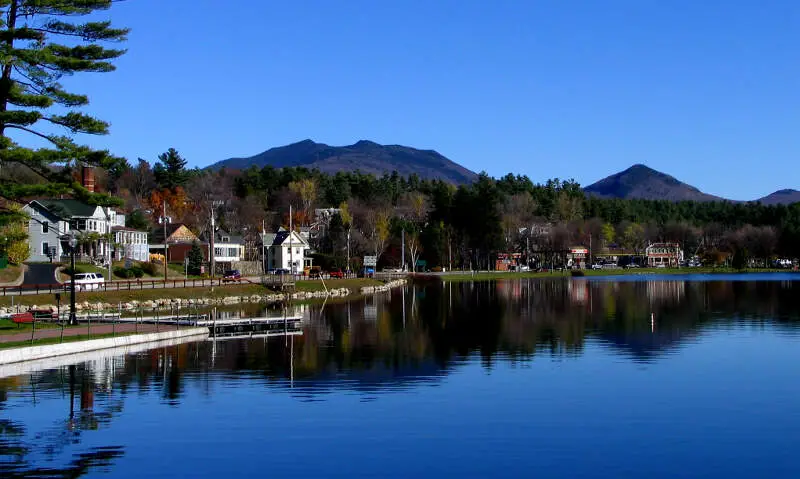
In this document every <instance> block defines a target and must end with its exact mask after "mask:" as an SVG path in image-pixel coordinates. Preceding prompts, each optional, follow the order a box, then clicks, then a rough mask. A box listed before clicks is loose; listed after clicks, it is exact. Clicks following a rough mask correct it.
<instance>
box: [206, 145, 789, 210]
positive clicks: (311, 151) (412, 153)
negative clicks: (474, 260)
mask: <svg viewBox="0 0 800 479" xmlns="http://www.w3.org/2000/svg"><path fill="white" fill-rule="evenodd" d="M268 165H269V166H273V167H275V168H283V167H290V166H292V167H298V166H302V167H306V168H309V169H314V168H316V169H319V170H320V171H322V172H324V173H331V174H333V173H337V172H339V171H356V170H358V171H360V172H362V173H368V174H375V175H382V174H384V173H391V172H393V171H396V172H398V173H399V174H400V175H402V176H409V175H411V174H416V175H417V176H419V177H420V178H423V179H440V180H444V181H447V182H450V183H453V184H459V185H460V184H468V183H471V182H472V181H474V180H475V179H476V178H477V176H478V175H477V174H476V173H475V172H473V171H470V170H468V169H467V168H465V167H463V166H461V165H459V164H458V163H456V162H454V161H452V160H450V159H449V158H447V157H445V156H443V155H441V154H440V153H438V152H436V151H434V150H419V149H416V148H411V147H408V146H402V145H380V144H378V143H375V142H372V141H368V140H361V141H359V142H357V143H354V144H352V145H348V146H330V145H326V144H324V143H317V142H314V141H312V140H303V141H300V142H297V143H292V144H290V145H286V146H279V147H276V148H271V149H269V150H266V151H264V152H262V153H259V154H257V155H254V156H249V157H242V158H229V159H227V160H223V161H219V162H217V163H214V164H213V165H211V166H210V167H209V168H212V169H219V168H223V167H225V168H231V169H245V168H249V167H251V166H257V167H264V166H268ZM584 191H585V192H586V194H588V195H592V196H597V197H601V198H623V199H634V198H636V199H649V200H670V201H686V200H691V201H732V200H726V199H725V198H721V197H719V196H714V195H710V194H708V193H704V192H702V191H700V190H699V189H697V188H695V187H694V186H691V185H688V184H686V183H683V182H681V181H679V180H677V179H675V178H674V177H672V176H670V175H668V174H666V173H662V172H660V171H656V170H654V169H652V168H650V167H648V166H645V165H642V164H637V165H633V166H631V167H630V168H628V169H626V170H625V171H621V172H619V173H615V174H613V175H611V176H608V177H606V178H603V179H602V180H600V181H598V182H596V183H593V184H591V185H589V186H587V187H586V188H584ZM753 201H760V202H761V203H762V204H765V205H776V204H789V203H796V202H800V191H797V190H793V189H784V190H778V191H776V192H774V193H772V194H770V195H767V196H765V197H763V198H758V199H754V200H753Z"/></svg>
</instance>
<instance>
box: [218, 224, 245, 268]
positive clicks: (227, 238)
mask: <svg viewBox="0 0 800 479" xmlns="http://www.w3.org/2000/svg"><path fill="white" fill-rule="evenodd" d="M242 259H244V240H243V239H242V237H241V236H234V235H231V234H229V233H228V232H227V231H225V230H217V231H216V233H215V234H214V261H216V262H217V263H235V262H237V261H242Z"/></svg>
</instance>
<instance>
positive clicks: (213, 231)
mask: <svg viewBox="0 0 800 479" xmlns="http://www.w3.org/2000/svg"><path fill="white" fill-rule="evenodd" d="M215 236H217V229H216V226H215V224H214V202H213V201H212V202H211V236H210V244H209V248H208V256H209V259H210V261H211V279H212V280H213V279H214V270H215V268H216V261H214V237H215Z"/></svg>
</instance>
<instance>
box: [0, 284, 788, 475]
mask: <svg viewBox="0 0 800 479" xmlns="http://www.w3.org/2000/svg"><path fill="white" fill-rule="evenodd" d="M796 290H797V288H796V284H795V283H793V282H721V281H720V282H685V281H636V282H631V281H625V282H615V281H592V280H586V279H566V280H563V279H558V280H530V281H527V280H522V281H519V280H517V281H499V282H481V283H444V284H443V283H441V282H437V281H431V282H421V283H418V284H416V285H414V286H408V287H406V288H403V289H398V290H395V291H392V292H391V293H389V294H384V295H377V296H374V297H368V298H362V299H359V300H356V301H353V302H346V303H332V302H329V303H327V304H326V305H325V307H324V308H323V309H321V306H312V307H310V308H309V309H308V311H307V316H306V322H305V326H304V328H303V331H302V333H303V334H302V335H300V336H292V337H290V338H269V339H267V338H258V339H246V340H232V341H218V342H211V341H207V342H195V343H188V344H182V345H179V346H173V347H167V348H159V349H154V350H150V351H147V352H144V353H140V354H135V355H130V356H126V357H118V358H108V357H102V355H101V356H100V359H99V360H98V361H94V362H92V363H84V364H80V365H75V366H70V367H67V368H62V369H57V370H50V371H42V372H39V373H36V374H34V375H33V376H32V378H26V377H16V378H6V379H0V409H3V408H6V407H7V405H8V404H9V402H11V401H13V400H14V398H15V397H17V398H19V397H20V396H22V397H26V395H27V393H26V391H30V390H33V388H34V387H35V390H36V392H37V397H41V396H44V397H46V398H49V400H54V399H53V398H54V397H58V395H59V394H60V395H61V397H63V399H59V400H63V401H64V419H62V420H61V421H60V422H58V423H56V424H54V425H53V427H51V428H50V429H48V430H46V431H45V432H42V433H31V432H30V431H28V430H27V428H26V426H25V425H24V424H22V423H20V422H17V421H13V420H10V419H4V420H2V421H0V473H1V474H0V475H2V477H38V476H46V477H78V476H80V475H82V474H84V473H86V472H87V471H89V470H91V469H92V468H110V467H112V465H113V463H114V459H115V458H118V457H120V456H121V455H122V454H123V452H124V451H123V448H122V447H106V448H97V449H92V450H89V451H77V452H76V450H78V449H79V448H80V444H81V441H82V439H83V437H84V435H85V434H88V433H90V431H94V430H98V429H102V428H103V427H104V426H105V425H111V423H112V422H113V419H114V417H115V416H117V415H119V414H120V413H121V412H122V409H123V405H124V402H125V401H126V400H132V399H131V398H130V397H129V396H134V397H135V394H136V392H143V391H159V395H160V398H161V400H162V402H163V403H164V404H165V405H167V406H168V407H177V406H179V405H180V404H181V401H182V399H183V397H184V395H185V394H186V391H187V389H192V390H199V391H201V392H202V393H203V394H207V395H211V394H214V393H215V391H217V390H218V389H216V388H215V387H214V383H215V382H217V381H223V380H227V379H230V378H244V377H245V376H246V377H247V378H254V379H256V380H259V381H261V382H262V383H263V384H264V387H267V388H282V389H283V388H290V387H293V389H291V391H292V394H293V395H294V396H295V397H298V398H301V399H315V398H318V397H319V396H320V395H322V394H326V393H327V392H329V391H333V390H339V389H352V390H357V391H361V392H368V393H376V392H377V393H381V392H392V391H397V390H399V389H406V388H412V387H416V386H418V385H420V384H423V383H431V382H436V381H439V380H440V379H441V378H442V377H443V376H445V375H447V374H449V372H451V371H452V370H454V369H456V368H458V367H459V365H460V364H463V362H464V361H466V360H468V358H470V357H474V356H476V355H477V356H479V357H480V359H481V363H482V364H483V365H484V367H486V368H492V367H493V365H494V363H495V362H496V361H512V362H525V361H533V360H535V358H536V357H537V356H543V355H544V356H564V357H569V356H574V355H580V354H582V352H583V350H584V348H585V347H586V343H587V342H589V341H591V342H593V343H595V344H597V345H599V346H600V347H604V348H608V349H609V350H611V351H614V352H615V353H618V354H620V355H621V356H622V357H624V358H628V360H631V361H644V362H648V361H658V360H659V359H660V358H662V357H663V356H664V355H668V354H670V353H671V352H672V351H673V350H674V349H675V348H679V347H681V345H682V344H684V343H685V342H686V341H691V340H693V338H695V337H696V336H697V335H698V334H702V332H703V331H704V329H705V328H714V327H719V326H721V325H722V326H726V327H727V326H728V325H731V324H742V323H753V324H759V323H764V322H770V323H771V324H773V325H774V326H776V327H778V328H785V329H786V330H787V331H796V329H797V324H798V318H800V300H799V299H798V298H797V294H796V292H797V291H796ZM651 317H652V318H654V322H652V323H651ZM189 385H192V386H194V387H192V388H187V386H189ZM48 393H51V394H49V395H48ZM31 396H32V395H31ZM28 399H32V397H31V398H28ZM95 403H97V404H95ZM65 454H69V461H68V463H67V465H65V466H61V467H54V468H52V469H48V468H44V467H42V466H41V462H42V461H51V460H56V459H58V458H59V457H62V456H64V455H65Z"/></svg>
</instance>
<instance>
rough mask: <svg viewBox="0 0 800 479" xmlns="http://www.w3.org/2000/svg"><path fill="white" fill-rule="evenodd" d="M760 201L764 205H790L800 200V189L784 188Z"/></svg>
mask: <svg viewBox="0 0 800 479" xmlns="http://www.w3.org/2000/svg"><path fill="white" fill-rule="evenodd" d="M758 201H759V202H760V203H761V204H763V205H788V204H791V203H798V202H800V191H797V190H795V189H791V188H784V189H782V190H778V191H776V192H774V193H771V194H769V195H767V196H765V197H763V198H759V199H758Z"/></svg>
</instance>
